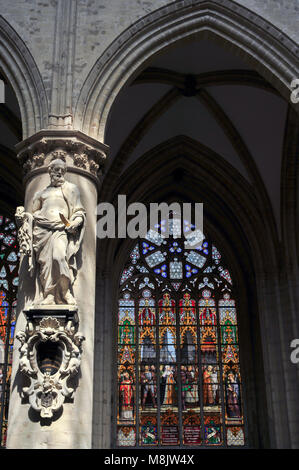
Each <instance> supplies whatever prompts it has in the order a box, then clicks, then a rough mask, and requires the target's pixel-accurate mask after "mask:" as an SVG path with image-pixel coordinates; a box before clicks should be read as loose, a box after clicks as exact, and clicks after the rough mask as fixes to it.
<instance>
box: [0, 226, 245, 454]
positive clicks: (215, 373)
mask: <svg viewBox="0 0 299 470" xmlns="http://www.w3.org/2000/svg"><path fill="white" fill-rule="evenodd" d="M167 223H168V222H167V221H165V220H162V221H161V222H160V223H159V224H158V225H157V227H154V229H151V230H150V231H149V232H148V233H147V235H146V237H145V239H141V240H139V241H138V243H137V244H135V245H134V246H133V247H132V251H131V253H130V255H129V257H128V262H127V263H126V264H125V266H124V269H123V271H122V273H121V275H120V297H119V311H118V403H117V431H116V441H117V445H118V446H119V447H145V448H146V447H149V446H151V447H163V446H165V447H172V446H180V447H184V446H201V447H225V446H244V445H246V431H245V427H244V416H243V410H244V406H243V401H242V380H241V371H240V358H239V354H240V353H239V344H238V340H239V335H238V323H237V305H236V300H235V299H234V284H233V279H232V276H231V274H230V271H229V269H228V268H227V267H226V266H225V259H224V257H223V255H222V254H221V253H220V251H219V250H218V249H217V248H216V247H215V245H214V244H213V243H212V242H211V241H209V240H208V239H206V238H205V237H204V235H203V233H202V232H201V231H199V230H195V227H194V226H193V225H192V224H190V223H189V222H188V221H184V223H183V229H184V230H183V234H184V236H182V237H180V230H181V224H179V223H178V221H177V220H175V218H174V219H173V221H171V222H169V226H167ZM167 234H169V237H167ZM1 279H2V278H1V274H0V280H1ZM5 279H6V278H5V277H3V280H5Z"/></svg>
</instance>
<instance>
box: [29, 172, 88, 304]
mask: <svg viewBox="0 0 299 470" xmlns="http://www.w3.org/2000/svg"><path fill="white" fill-rule="evenodd" d="M60 189H61V192H62V196H63V198H64V200H65V202H66V204H67V206H68V217H67V218H68V220H69V221H70V222H72V221H74V220H75V219H76V218H77V217H80V218H82V219H83V223H82V224H81V225H80V227H79V228H78V230H77V231H76V233H75V234H67V232H66V230H65V228H66V227H65V225H64V223H63V222H62V221H61V220H60V219H59V220H58V219H57V220H55V221H50V220H48V219H46V218H45V217H43V216H41V215H40V213H39V211H37V212H36V213H34V214H33V216H34V228H33V250H34V254H35V258H36V261H37V263H38V270H39V272H38V275H37V280H38V283H37V296H40V291H42V292H43V296H44V298H46V297H47V295H49V294H53V295H54V297H55V299H56V301H57V302H58V303H63V298H62V292H61V290H62V285H61V283H62V279H64V280H65V278H67V279H68V280H69V285H72V284H73V282H74V280H75V278H76V275H77V255H78V251H79V249H80V245H81V242H82V238H83V234H84V230H85V221H86V214H85V210H84V208H83V206H82V203H81V200H80V193H79V190H78V188H77V186H76V185H74V184H72V183H70V182H68V181H65V182H64V183H63V185H62V186H60ZM61 252H63V253H64V254H63V256H61ZM64 285H65V284H64ZM37 296H36V297H37Z"/></svg>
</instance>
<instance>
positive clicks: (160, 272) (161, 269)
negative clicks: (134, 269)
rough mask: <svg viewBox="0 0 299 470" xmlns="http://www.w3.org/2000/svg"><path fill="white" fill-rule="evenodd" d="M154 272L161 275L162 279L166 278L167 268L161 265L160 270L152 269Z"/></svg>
mask: <svg viewBox="0 0 299 470" xmlns="http://www.w3.org/2000/svg"><path fill="white" fill-rule="evenodd" d="M154 272H155V273H156V274H161V276H163V277H167V266H166V264H163V265H162V266H161V267H160V268H156V269H154Z"/></svg>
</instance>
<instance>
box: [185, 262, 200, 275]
mask: <svg viewBox="0 0 299 470" xmlns="http://www.w3.org/2000/svg"><path fill="white" fill-rule="evenodd" d="M185 268H186V277H190V276H192V275H193V274H197V273H198V269H196V268H192V267H191V266H190V264H186V265H185Z"/></svg>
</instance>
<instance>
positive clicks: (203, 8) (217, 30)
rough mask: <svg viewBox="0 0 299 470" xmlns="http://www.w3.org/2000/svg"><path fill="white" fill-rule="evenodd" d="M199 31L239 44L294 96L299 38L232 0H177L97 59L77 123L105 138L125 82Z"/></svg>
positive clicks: (145, 19)
mask: <svg viewBox="0 0 299 470" xmlns="http://www.w3.org/2000/svg"><path fill="white" fill-rule="evenodd" d="M198 35H206V36H209V37H211V38H212V39H213V40H216V41H219V40H220V41H221V43H222V44H223V45H226V46H227V47H230V48H235V49H236V50H237V51H238V53H239V54H240V53H241V54H242V55H244V56H246V58H247V61H250V62H251V63H253V64H254V66H255V68H256V69H257V70H258V72H260V73H261V75H263V76H264V77H265V78H266V79H267V80H268V81H269V82H270V83H271V84H272V85H273V86H274V88H276V89H277V90H279V92H280V93H281V94H282V96H284V97H286V98H287V99H289V95H290V83H291V81H292V79H293V78H294V77H295V76H297V75H298V66H297V64H298V55H299V51H298V48H297V45H296V44H295V42H293V41H292V40H291V39H289V38H288V36H286V35H285V34H284V33H283V32H282V31H279V30H278V29H277V28H275V27H274V26H273V25H271V24H270V23H268V22H267V21H265V20H264V19H262V18H261V17H259V16H258V15H256V14H255V13H253V12H251V11H250V10H248V9H246V8H244V7H242V6H241V5H237V4H236V3H235V2H232V1H231V0H219V1H217V2H212V1H209V0H206V1H201V0H197V1H196V2H193V1H192V2H185V1H181V0H178V1H176V2H173V3H172V4H171V5H167V6H166V7H163V8H160V9H159V10H156V11H155V12H153V13H151V14H149V15H147V16H146V17H143V18H142V19H140V20H139V21H137V22H136V23H135V24H133V25H132V26H131V27H130V28H128V29H127V30H126V31H125V32H124V33H122V34H121V35H120V36H119V37H118V38H117V39H116V40H115V41H114V42H113V43H112V44H111V45H110V46H109V47H108V49H107V50H106V51H105V52H104V53H103V55H102V56H101V57H100V58H99V59H98V60H97V62H96V63H95V65H94V66H93V68H92V69H91V71H90V73H89V75H88V77H87V79H86V80H85V83H84V84H83V87H82V89H81V92H80V95H79V98H78V101H77V105H76V111H75V117H74V124H75V127H76V128H78V129H80V130H82V131H83V132H85V133H87V134H89V135H91V136H94V137H97V138H98V139H99V140H101V141H104V136H105V129H106V124H107V119H108V115H109V111H110V109H111V106H112V104H113V101H114V99H115V98H116V96H117V95H118V93H119V91H120V90H121V89H122V88H123V87H124V85H126V84H127V83H128V82H130V81H131V80H132V79H133V78H134V77H135V76H136V75H137V74H138V72H140V70H141V69H142V68H144V66H145V64H146V63H147V62H148V61H149V60H150V59H151V58H152V57H153V56H154V55H155V54H158V53H160V52H162V51H163V50H164V49H165V48H167V47H169V46H172V45H174V44H175V43H176V42H177V41H181V40H188V39H190V38H192V37H195V36H198ZM269 51H271V54H270V53H269ZM296 108H297V107H296Z"/></svg>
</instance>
